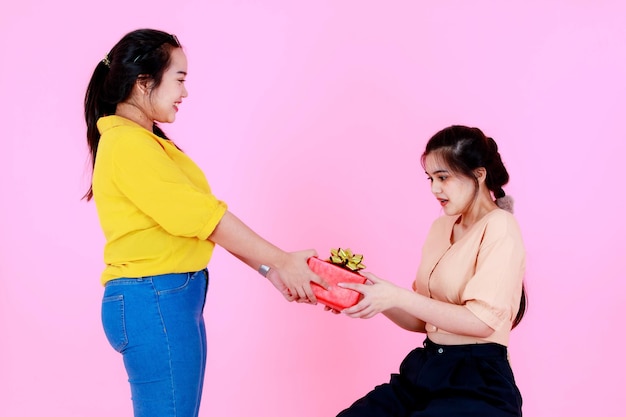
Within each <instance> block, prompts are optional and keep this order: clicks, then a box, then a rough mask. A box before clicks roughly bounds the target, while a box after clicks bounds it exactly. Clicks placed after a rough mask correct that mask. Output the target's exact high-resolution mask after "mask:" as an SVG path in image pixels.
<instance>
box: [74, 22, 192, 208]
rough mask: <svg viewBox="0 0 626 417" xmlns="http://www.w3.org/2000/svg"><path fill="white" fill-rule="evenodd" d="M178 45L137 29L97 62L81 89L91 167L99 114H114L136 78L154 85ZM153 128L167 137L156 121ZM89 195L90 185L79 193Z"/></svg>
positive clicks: (166, 36)
mask: <svg viewBox="0 0 626 417" xmlns="http://www.w3.org/2000/svg"><path fill="white" fill-rule="evenodd" d="M180 47H181V45H180V43H179V42H178V39H177V38H176V36H175V35H171V34H169V33H166V32H163V31H160V30H155V29H138V30H135V31H132V32H130V33H128V34H126V35H125V36H124V37H123V38H122V39H120V41H119V42H118V43H117V44H115V46H114V47H113V49H111V51H110V52H109V53H108V54H106V55H105V57H104V58H103V59H102V60H101V61H100V62H99V63H98V65H97V66H96V69H95V70H94V72H93V75H92V76H91V80H90V81H89V85H88V86H87V92H86V93H85V122H86V123H87V145H88V146H89V152H90V156H91V167H92V169H93V167H94V165H95V163H96V153H97V152H98V143H99V142H100V132H99V131H98V127H97V126H96V123H97V122H98V119H99V118H100V117H103V116H108V115H112V114H115V109H116V108H117V104H118V103H121V102H123V101H124V100H126V99H127V98H128V96H129V95H130V93H131V92H132V89H133V86H134V85H135V83H136V81H137V80H138V79H144V80H146V81H150V82H151V85H152V87H158V86H159V84H160V83H161V81H162V79H163V73H164V72H165V70H166V69H167V68H168V67H169V65H170V60H171V51H172V49H173V48H180ZM152 129H153V132H154V133H155V134H156V135H158V136H160V137H162V138H164V139H167V137H166V136H165V133H164V132H163V131H162V130H161V129H160V128H159V127H158V126H157V125H156V124H154V125H153V128H152ZM92 197H93V190H92V187H91V185H90V186H89V190H88V191H87V193H86V194H85V195H84V196H83V198H86V199H87V200H88V201H89V200H91V198H92Z"/></svg>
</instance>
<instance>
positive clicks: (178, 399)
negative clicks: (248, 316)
mask: <svg viewBox="0 0 626 417" xmlns="http://www.w3.org/2000/svg"><path fill="white" fill-rule="evenodd" d="M186 76H187V59H186V56H185V53H184V52H183V50H182V48H181V45H180V43H179V42H178V39H177V38H176V37H175V36H174V35H170V34H168V33H165V32H161V31H158V30H152V29H140V30H136V31H133V32H130V33H128V34H127V35H125V36H124V37H123V38H122V39H121V40H120V41H119V42H118V43H117V44H116V45H115V46H114V47H113V49H111V51H110V52H109V53H108V54H106V56H105V57H104V59H102V61H101V62H100V63H98V65H97V67H96V69H95V70H94V73H93V75H92V78H91V80H90V83H89V86H88V89H87V92H86V95H85V119H86V122H87V140H88V144H89V148H90V151H91V156H92V160H93V178H92V185H91V187H90V189H89V191H88V193H87V194H86V198H87V199H88V200H89V199H91V198H92V197H93V199H94V200H95V203H96V207H97V211H98V216H99V219H100V223H101V226H102V230H103V232H104V235H105V237H106V245H105V248H104V261H105V264H106V267H105V269H104V272H103V273H102V276H101V282H102V284H103V285H104V286H105V290H104V297H103V302H102V322H103V327H104V330H105V333H106V336H107V338H108V340H109V342H110V343H111V345H112V346H113V348H114V349H116V350H117V351H119V352H120V353H121V354H122V355H123V358H124V365H125V367H126V371H127V373H128V380H129V382H130V386H131V393H132V400H133V408H134V413H135V416H141V417H148V416H149V417H155V416H159V417H168V416H177V417H195V416H197V415H198V410H199V405H200V398H201V394H202V381H203V378H204V369H205V363H206V335H205V328H204V321H203V318H202V311H203V308H204V301H205V296H206V290H207V284H208V271H207V269H206V267H207V264H208V262H209V260H210V259H211V254H212V252H213V248H214V245H215V244H218V245H220V246H222V247H224V248H225V249H226V250H228V251H229V252H231V253H232V254H233V255H234V256H236V257H237V258H239V259H241V260H242V261H243V262H245V263H247V264H248V265H250V266H251V267H253V268H254V269H257V270H258V271H259V272H260V273H261V274H262V275H264V276H266V277H267V278H268V279H269V280H270V281H271V282H272V284H273V285H274V286H275V287H276V288H277V289H278V290H279V291H280V292H281V293H282V294H283V296H284V297H285V298H286V299H287V300H288V301H293V300H296V301H299V302H309V303H315V302H316V299H315V296H314V294H313V291H312V289H311V285H310V283H311V282H316V283H318V284H320V285H322V286H323V287H327V284H326V283H325V282H324V281H323V280H321V279H320V278H319V277H318V276H317V275H315V274H314V273H313V272H312V271H311V270H310V269H309V268H308V266H307V263H306V261H307V259H308V258H309V257H311V256H314V255H315V251H313V250H306V251H300V252H293V253H287V252H285V251H283V250H281V249H279V248H278V247H276V246H274V245H272V244H271V243H269V242H268V241H266V240H265V239H263V238H261V237H260V236H259V235H257V234H256V233H255V232H253V231H252V230H251V229H250V228H249V227H247V226H246V225H245V224H244V223H243V222H242V221H241V220H239V219H238V218H237V217H236V216H235V215H234V214H232V213H231V212H229V211H228V209H227V206H226V204H225V203H224V202H223V201H221V200H219V199H218V198H216V197H215V196H214V195H213V193H212V192H211V188H210V187H209V184H208V182H207V180H206V178H205V176H204V174H203V173H202V171H201V170H200V168H198V166H197V165H196V164H195V163H194V162H193V161H192V160H191V159H190V158H189V157H188V156H187V155H186V154H185V153H183V152H182V151H181V150H180V149H179V148H178V147H177V146H176V145H175V144H174V143H173V142H172V141H171V140H170V139H169V138H168V137H167V136H166V135H165V133H164V132H163V131H162V130H161V128H160V127H159V126H158V125H157V122H161V123H172V122H174V120H175V119H176V113H177V112H178V109H179V106H180V105H181V103H182V102H183V100H184V98H185V97H187V89H186V88H185V78H186Z"/></svg>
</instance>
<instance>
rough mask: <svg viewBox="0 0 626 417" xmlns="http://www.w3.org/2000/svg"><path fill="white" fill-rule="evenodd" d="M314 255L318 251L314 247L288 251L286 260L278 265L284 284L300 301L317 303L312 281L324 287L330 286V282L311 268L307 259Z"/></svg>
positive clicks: (296, 299)
mask: <svg viewBox="0 0 626 417" xmlns="http://www.w3.org/2000/svg"><path fill="white" fill-rule="evenodd" d="M312 256H317V252H316V251H315V250H313V249H309V250H303V251H298V252H288V253H286V256H285V258H284V262H283V263H282V264H281V265H279V266H277V270H278V274H279V275H280V278H281V280H282V282H283V284H284V285H285V287H287V289H288V290H289V293H290V294H291V295H292V296H293V297H294V299H295V301H297V302H299V303H309V304H316V303H317V298H315V294H314V293H313V289H312V288H311V282H315V283H316V284H318V285H321V286H322V287H324V289H328V288H329V285H328V283H327V282H326V281H324V280H323V279H322V278H321V277H319V276H318V275H317V274H315V273H314V272H313V271H311V268H309V265H308V264H307V261H308V259H309V258H310V257H312ZM285 298H286V297H285Z"/></svg>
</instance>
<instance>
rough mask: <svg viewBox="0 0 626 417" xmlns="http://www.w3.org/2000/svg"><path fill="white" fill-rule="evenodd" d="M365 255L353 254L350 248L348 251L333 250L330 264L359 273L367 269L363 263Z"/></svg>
mask: <svg viewBox="0 0 626 417" xmlns="http://www.w3.org/2000/svg"><path fill="white" fill-rule="evenodd" d="M362 260H363V255H357V254H353V253H352V251H351V250H350V248H347V249H341V248H338V249H331V250H330V262H331V263H333V264H335V265H338V266H340V267H342V268H345V269H349V270H350V271H358V270H359V269H363V268H365V265H363V264H362V263H361V261H362Z"/></svg>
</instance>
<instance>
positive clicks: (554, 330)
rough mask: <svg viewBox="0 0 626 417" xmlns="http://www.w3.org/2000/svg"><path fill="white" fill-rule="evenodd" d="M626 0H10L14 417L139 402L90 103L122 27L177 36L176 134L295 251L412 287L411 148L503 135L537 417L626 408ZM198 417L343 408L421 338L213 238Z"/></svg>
mask: <svg viewBox="0 0 626 417" xmlns="http://www.w3.org/2000/svg"><path fill="white" fill-rule="evenodd" d="M625 13H626V6H624V5H623V2H620V1H617V0H616V1H582V0H581V1H528V2H516V4H512V3H510V2H506V3H505V2H498V1H493V2H488V1H480V2H476V1H475V2H462V1H458V2H449V1H442V2H420V1H386V2H382V1H380V2H376V1H362V0H358V1H357V0H351V1H320V0H316V1H308V0H307V1H289V0H267V1H245V0H240V1H230V2H229V1H190V0H181V1H178V2H172V1H161V0H155V1H133V2H129V1H118V0H111V1H109V2H106V3H101V4H95V3H91V2H85V1H71V0H61V1H57V2H41V1H34V0H24V1H19V2H8V3H7V4H4V5H3V11H2V14H1V15H0V46H1V48H0V50H1V51H2V54H1V56H2V58H1V65H0V92H1V94H2V100H1V102H0V103H1V104H0V111H1V114H2V116H3V117H2V138H3V141H2V142H3V150H2V152H0V187H1V188H0V190H1V197H0V211H1V212H0V214H1V215H0V338H1V339H0V415H2V416H6V417H14V416H43V415H46V416H63V417H70V416H77V417H82V416H90V417H98V416H111V415H115V416H130V415H131V413H130V400H129V389H128V386H127V383H126V381H125V378H126V377H125V373H124V370H123V367H122V362H121V359H120V357H119V356H118V354H117V353H115V352H114V351H113V350H112V349H111V348H110V347H109V346H108V344H107V342H106V339H105V337H104V334H103V332H102V329H101V325H100V316H99V314H100V310H99V309H100V297H101V294H102V287H101V286H100V284H99V282H98V278H99V274H100V271H101V269H102V246H103V238H102V234H101V231H100V228H99V225H98V220H97V217H96V212H95V208H94V205H93V204H92V203H85V202H83V201H80V197H81V196H82V194H83V193H84V192H85V189H86V186H87V184H88V180H89V177H88V170H87V169H86V168H87V164H86V161H87V150H86V145H85V139H84V137H85V127H84V122H83V119H82V111H83V110H82V100H83V94H84V90H85V87H86V84H87V81H88V78H89V76H90V75H91V72H92V70H93V68H94V67H95V65H96V64H97V62H98V61H99V60H100V59H101V58H102V57H103V56H104V54H105V53H106V52H107V51H108V50H109V49H110V48H111V46H112V45H113V44H114V43H115V42H116V41H117V40H118V39H119V38H120V37H121V36H122V35H123V34H125V33H126V32H128V31H130V30H133V29H136V28H140V27H156V28H160V29H164V30H167V31H170V32H173V33H176V34H177V35H178V37H179V38H180V40H181V42H182V43H183V44H184V47H185V49H186V51H187V54H188V57H189V65H190V66H189V69H190V74H189V77H188V88H189V91H190V95H189V97H188V98H187V100H185V102H184V103H183V105H182V106H181V111H180V113H179V118H178V121H177V122H176V123H175V124H174V125H171V126H170V125H166V126H164V128H165V130H166V131H167V132H168V133H169V134H170V135H171V136H172V137H173V138H174V139H175V140H176V141H177V142H178V143H179V144H180V145H181V146H182V147H183V148H184V149H185V150H186V152H188V153H189V154H190V155H191V156H192V157H193V158H194V159H195V160H196V162H197V163H198V164H199V165H200V166H201V167H202V168H203V169H204V170H205V173H206V175H207V177H208V179H209V182H210V183H211V185H212V187H213V189H214V191H215V193H216V194H217V195H218V196H220V197H221V198H223V199H224V200H226V201H227V202H228V203H229V205H230V208H231V210H232V211H233V212H235V213H236V214H237V215H239V216H240V217H242V218H243V219H244V220H245V221H246V222H247V223H248V224H249V225H250V226H252V227H253V228H254V229H255V230H257V231H258V232H259V233H261V234H262V235H264V236H265V237H267V238H268V239H270V240H271V241H273V242H275V243H276V244H278V245H279V246H281V247H283V248H285V249H288V250H297V249H304V248H315V249H317V250H318V251H319V252H320V254H321V255H323V256H325V255H326V253H327V252H328V250H329V249H330V248H331V247H336V246H347V247H351V248H353V249H355V250H357V251H358V252H361V253H364V254H365V263H366V264H367V266H368V270H370V271H372V272H375V273H377V274H378V275H380V276H382V277H384V278H387V279H390V280H392V281H393V282H395V283H397V284H400V285H403V286H407V287H408V286H410V284H411V281H412V279H413V276H414V273H415V271H416V269H417V266H418V263H419V251H420V247H421V244H422V241H423V239H424V236H425V233H426V231H427V228H428V227H429V225H430V222H431V221H432V220H433V219H434V218H435V217H436V216H438V215H439V214H441V211H440V209H439V208H438V206H437V204H436V202H435V201H434V199H433V197H432V196H431V195H430V193H429V189H428V185H427V182H426V180H425V175H424V174H423V172H422V170H421V167H420V165H419V155H420V153H421V151H422V149H423V146H424V144H425V142H426V140H427V139H428V138H429V137H430V135H432V134H433V133H434V132H435V131H437V130H439V129H440V128H443V127H445V126H447V125H450V124H454V123H461V124H469V125H475V126H478V127H481V128H482V129H483V130H484V131H485V132H486V133H487V134H490V135H492V136H493V137H494V138H495V139H496V140H497V141H498V143H499V144H500V148H501V151H502V155H503V157H504V160H505V163H506V164H507V166H508V168H509V171H510V174H511V183H510V185H509V187H508V188H507V190H508V191H509V193H510V194H511V195H513V196H514V197H515V199H516V202H517V206H516V207H517V217H518V219H519V222H520V223H521V225H522V228H523V231H524V235H525V239H526V243H527V248H528V273H527V286H528V291H529V295H530V310H529V312H528V315H527V317H526V319H525V321H524V322H523V323H522V325H521V326H520V328H519V329H517V330H516V331H514V333H513V336H512V341H511V357H512V365H513V368H514V371H515V372H516V375H517V380H518V383H519V386H520V388H521V390H522V392H523V395H524V400H525V403H524V412H525V415H527V416H531V417H543V416H546V417H561V416H562V417H575V416H589V415H602V416H618V415H620V416H621V415H623V414H622V413H623V411H620V410H623V399H622V388H623V375H624V373H626V366H625V363H624V359H623V358H624V355H623V354H622V353H621V349H619V347H620V343H619V342H620V341H621V338H622V336H623V332H622V329H623V327H624V326H623V323H622V321H621V319H622V318H623V317H624V315H625V313H626V308H625V303H624V293H625V291H626V285H625V284H624V282H625V281H624V279H625V278H626V276H625V273H624V268H623V258H624V254H625V251H624V248H625V245H624V242H623V236H624V233H626V226H625V225H626V222H625V221H624V212H625V210H626V204H625V201H624V198H625V197H624V154H625V151H626V145H624V139H625V137H624V136H625V135H624V129H623V119H624V115H625V110H626V104H625V100H624V97H625V96H626V94H625V93H626V91H625V90H626V88H625V87H626V81H625V80H626V77H625V76H624V75H625V74H626V53H625V52H626V51H625V50H624V41H625V40H626V29H625V26H624V21H623V16H624V14H625ZM210 272H211V284H210V291H209V295H208V303H207V307H206V311H205V317H206V320H207V326H208V338H209V355H210V356H209V363H208V369H207V375H206V384H205V390H204V400H203V406H202V410H201V416H244V415H255V416H275V417H276V416H277V417H287V416H299V417H320V416H334V415H335V414H336V413H337V412H338V411H339V410H341V409H342V408H343V407H345V406H347V405H349V404H350V403H351V402H352V401H354V400H355V399H357V398H358V397H359V396H361V395H363V394H364V393H366V392H367V391H368V390H369V389H371V388H372V387H374V386H375V385H377V384H379V383H382V382H384V381H386V380H387V379H388V377H389V374H390V373H392V372H396V371H397V369H398V365H399V363H400V361H401V360H402V358H403V357H404V355H405V354H406V353H407V352H408V351H409V350H411V349H412V348H413V347H415V346H416V345H419V344H420V343H421V341H422V339H423V336H422V335H416V334H409V333H407V332H405V331H403V330H400V329H399V328H396V327H394V326H393V325H392V324H391V323H390V322H388V321H387V320H385V319H384V318H383V317H376V318H374V319H371V320H360V321H359V320H351V319H349V318H347V317H344V316H334V315H331V314H329V313H325V312H323V309H322V307H321V306H315V307H312V306H304V305H297V304H295V303H294V304H289V303H286V302H285V301H283V299H282V297H281V296H280V295H279V294H278V293H277V292H275V291H274V290H273V288H272V287H271V286H270V285H269V284H267V283H266V282H264V281H263V280H262V279H261V278H260V277H259V276H258V275H257V274H256V273H255V272H254V271H251V270H249V269H248V268H246V267H245V266H243V265H242V264H240V263H238V262H237V261H235V260H234V259H233V258H231V257H230V256H229V255H228V254H227V253H225V251H223V250H221V249H220V250H217V251H216V253H215V256H214V258H213V260H212V262H211V264H210Z"/></svg>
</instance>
